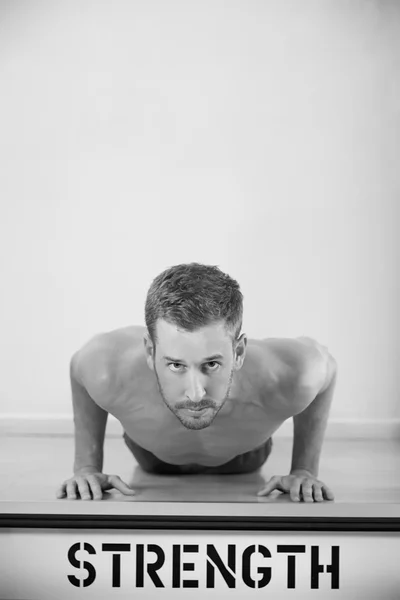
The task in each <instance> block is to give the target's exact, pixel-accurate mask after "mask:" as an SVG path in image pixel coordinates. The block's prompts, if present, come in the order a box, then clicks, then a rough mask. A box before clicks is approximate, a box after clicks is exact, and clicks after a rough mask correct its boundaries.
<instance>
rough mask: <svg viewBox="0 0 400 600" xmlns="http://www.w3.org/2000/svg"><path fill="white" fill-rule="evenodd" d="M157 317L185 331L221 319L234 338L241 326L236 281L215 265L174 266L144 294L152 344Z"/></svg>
mask: <svg viewBox="0 0 400 600" xmlns="http://www.w3.org/2000/svg"><path fill="white" fill-rule="evenodd" d="M158 319H164V320H165V321H168V322H169V323H173V324H175V325H177V326H178V327H180V328H182V329H184V330H185V331H195V330H196V329H198V328H200V327H204V326H206V325H209V324H211V323H213V322H216V321H222V320H223V321H225V326H226V329H227V330H228V331H229V332H230V333H231V335H232V336H233V339H237V338H238V337H239V334H240V330H241V327H242V319H243V295H242V293H241V291H240V287H239V284H238V283H237V281H235V280H234V279H232V278H231V277H229V275H227V274H226V273H223V272H222V271H221V270H220V269H219V267H217V266H210V265H203V264H200V263H195V262H193V263H189V264H181V265H176V266H174V267H170V268H169V269H166V270H165V271H163V272H162V273H160V275H158V276H157V277H156V278H155V279H154V280H153V282H152V284H151V285H150V288H149V291H148V293H147V298H146V305H145V321H146V326H147V330H148V332H149V335H150V338H151V340H152V342H153V343H155V342H156V324H157V321H158Z"/></svg>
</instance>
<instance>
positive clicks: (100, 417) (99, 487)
mask: <svg viewBox="0 0 400 600" xmlns="http://www.w3.org/2000/svg"><path fill="white" fill-rule="evenodd" d="M70 379H71V390H72V403H73V409H74V424H75V461H74V475H73V477H71V478H70V479H67V480H66V481H64V482H63V483H62V484H61V485H60V487H59V488H58V490H57V492H56V496H57V498H64V497H65V496H66V497H67V498H68V499H69V500H75V499H77V498H81V499H82V500H91V499H93V500H101V498H102V497H103V491H107V490H110V489H112V488H115V489H117V490H118V491H120V492H121V493H122V494H125V495H132V494H134V493H135V492H134V491H133V490H132V489H131V488H130V487H129V486H128V485H127V484H126V483H125V482H124V481H122V479H121V478H120V477H119V476H118V475H106V474H104V473H102V469H103V450H104V437H105V430H106V424H107V417H108V413H107V411H105V410H103V409H102V408H101V407H99V406H98V405H97V404H96V403H95V402H94V400H93V399H92V398H91V396H90V395H89V393H88V391H87V390H86V388H85V386H84V385H83V383H81V378H80V377H79V373H78V360H77V358H76V355H74V357H73V358H72V360H71V363H70Z"/></svg>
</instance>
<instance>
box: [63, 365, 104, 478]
mask: <svg viewBox="0 0 400 600" xmlns="http://www.w3.org/2000/svg"><path fill="white" fill-rule="evenodd" d="M70 381H71V391H72V405H73V410H74V426H75V460H74V474H75V475H81V474H83V473H101V472H102V470H103V453H104V436H105V431H106V425H107V417H108V413H107V412H106V411H105V410H103V409H102V408H100V406H98V405H97V404H96V403H95V402H94V400H93V399H92V398H91V397H90V395H89V393H88V392H87V390H86V388H85V387H84V385H83V384H82V383H81V379H80V377H79V374H78V361H77V357H76V356H74V357H72V359H71V363H70Z"/></svg>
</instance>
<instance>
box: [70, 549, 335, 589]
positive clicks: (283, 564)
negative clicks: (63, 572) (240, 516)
mask: <svg viewBox="0 0 400 600" xmlns="http://www.w3.org/2000/svg"><path fill="white" fill-rule="evenodd" d="M324 555H325V564H324V561H323V560H321V551H320V547H319V546H318V545H309V546H306V545H301V544H278V545H277V546H276V548H275V549H274V552H273V553H272V552H271V550H270V549H269V548H268V547H267V546H264V545H261V544H256V545H249V546H247V547H245V548H244V549H243V548H241V549H240V550H239V549H238V548H237V546H236V544H227V545H226V546H225V547H223V548H222V549H221V548H220V547H218V549H217V548H216V546H215V545H214V544H204V545H200V544H170V545H168V544H167V545H166V546H165V547H162V546H160V545H158V544H129V543H103V544H100V545H99V547H98V548H95V547H94V546H93V545H92V544H89V543H87V542H77V543H75V544H73V545H72V546H71V547H70V548H69V550H68V561H69V563H70V565H71V566H72V567H74V568H75V569H77V571H75V572H74V573H69V574H68V575H67V577H68V580H69V582H70V583H71V584H72V585H73V586H75V587H80V588H85V587H86V588H87V587H89V586H91V585H93V584H94V583H95V581H96V578H97V577H98V575H99V573H100V572H101V579H102V581H104V578H105V577H107V578H108V581H109V584H110V587H113V588H121V587H122V588H123V587H127V586H128V584H129V586H128V587H131V586H132V584H133V585H134V586H136V588H144V587H146V588H150V587H154V588H215V587H219V588H221V586H223V587H226V588H236V587H239V586H240V587H243V586H244V587H246V588H248V589H251V588H253V589H259V588H265V587H267V586H268V585H269V584H270V582H271V581H273V578H274V577H275V578H279V579H280V586H283V587H287V588H288V589H290V588H296V576H299V575H301V577H302V580H304V577H305V573H306V576H307V581H308V585H309V587H310V589H319V588H320V585H321V581H322V579H324V581H323V584H324V585H323V587H324V589H327V587H328V589H329V588H330V589H339V562H340V561H339V546H330V548H329V555H330V556H329V558H328V560H326V558H327V549H326V546H324ZM300 560H301V565H300V567H299V566H298V568H297V569H296V566H297V565H298V564H299V563H300Z"/></svg>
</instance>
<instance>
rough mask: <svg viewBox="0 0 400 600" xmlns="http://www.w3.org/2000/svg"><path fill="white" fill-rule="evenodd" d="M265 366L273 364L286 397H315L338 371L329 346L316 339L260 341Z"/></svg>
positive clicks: (275, 374) (260, 350)
mask: <svg viewBox="0 0 400 600" xmlns="http://www.w3.org/2000/svg"><path fill="white" fill-rule="evenodd" d="M257 345H258V347H259V352H261V355H262V360H263V361H264V362H265V365H268V364H270V365H272V368H273V372H274V377H275V381H276V383H277V387H278V388H279V390H280V391H281V393H282V395H283V396H284V397H285V398H290V397H293V398H295V397H300V396H302V397H304V398H305V399H306V398H308V397H310V398H311V397H315V396H316V395H317V394H318V393H320V392H321V391H323V390H324V389H325V387H326V386H327V385H328V384H329V382H330V381H331V379H332V377H333V375H334V373H335V372H336V368H337V364H336V361H335V359H334V357H333V356H332V355H331V353H330V352H329V349H328V347H327V346H325V345H323V344H321V343H319V342H318V341H317V340H315V339H314V338H310V337H305V336H302V337H298V338H267V339H264V340H260V341H259V342H258V343H257Z"/></svg>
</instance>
